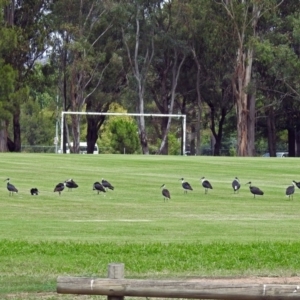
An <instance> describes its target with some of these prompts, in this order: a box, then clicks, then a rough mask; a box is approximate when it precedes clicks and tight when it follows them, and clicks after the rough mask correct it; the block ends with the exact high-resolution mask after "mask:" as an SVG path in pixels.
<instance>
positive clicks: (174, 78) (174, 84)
mask: <svg viewBox="0 0 300 300" xmlns="http://www.w3.org/2000/svg"><path fill="white" fill-rule="evenodd" d="M185 57H186V56H185V54H183V55H182V58H181V61H180V63H179V65H178V50H177V49H175V50H174V63H173V68H172V83H171V102H170V104H169V107H168V114H173V107H174V101H175V96H176V94H175V92H176V88H177V84H178V78H179V74H180V70H181V67H182V65H183V63H184V61H185ZM171 120H172V118H171V117H168V123H167V126H166V128H165V130H164V134H163V138H162V141H161V144H160V147H159V150H158V154H161V153H162V149H163V148H164V147H165V144H166V142H167V137H168V134H169V131H170V127H171Z"/></svg>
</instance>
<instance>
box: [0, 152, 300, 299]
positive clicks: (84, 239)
mask: <svg viewBox="0 0 300 300" xmlns="http://www.w3.org/2000/svg"><path fill="white" fill-rule="evenodd" d="M0 162H1V169H0V179H1V178H2V179H3V180H5V179H6V178H7V177H9V178H10V179H11V183H12V184H14V185H15V186H16V187H17V188H18V190H19V193H18V194H14V195H13V196H9V193H8V191H7V189H6V183H5V182H4V181H3V184H2V188H1V186H0V194H1V197H0V216H1V217H0V225H1V230H0V288H1V289H0V295H1V293H2V295H3V297H4V295H6V294H8V293H19V292H23V291H26V292H40V291H42V292H47V291H53V290H55V281H56V277H57V276H59V275H67V274H69V275H72V276H90V275H92V276H101V277H103V276H104V277H106V270H107V264H108V263H110V262H124V263H125V270H126V277H129V278H130V277H135V278H136V277H139V278H143V277H150V278H162V277H164V278H170V277H179V276H180V277H184V276H247V275H259V276H260V275H265V276H283V275H284V276H296V275H299V272H300V271H299V269H300V258H299V247H300V230H299V228H300V218H299V211H300V190H296V192H295V195H294V199H293V200H289V199H288V198H287V197H286V196H285V189H286V187H287V186H288V185H290V184H291V182H292V180H296V181H300V173H299V167H298V165H299V164H300V159H298V158H283V159H282V158H263V157H258V158H237V157H204V156H203V157H191V156H186V157H181V156H129V155H54V154H53V155H52V154H10V153H7V154H6V153H5V154H1V155H0ZM203 176H205V177H206V178H207V179H208V180H209V181H210V182H211V184H212V185H213V190H209V192H208V194H206V195H205V194H204V189H203V188H202V186H201V183H200V178H201V177H203ZM235 176H237V177H239V179H240V181H241V184H242V187H241V190H240V192H239V193H238V194H234V193H233V190H232V188H231V182H232V180H233V178H234V177H235ZM181 177H184V178H185V179H186V180H187V181H188V182H189V183H190V184H191V185H192V187H193V189H194V190H193V191H192V192H188V193H187V194H184V193H183V190H182V187H181V181H179V178H181ZM68 178H73V179H74V180H75V181H76V182H77V183H78V184H79V188H78V189H75V190H73V191H67V189H65V190H64V191H63V192H62V194H61V195H60V196H59V195H58V194H57V193H54V192H53V189H54V187H55V185H56V184H57V183H58V182H62V181H64V180H66V179H68ZM102 178H105V179H107V180H109V181H110V182H111V183H112V184H113V185H114V186H115V190H114V191H109V192H107V193H106V195H104V194H99V195H98V194H97V193H95V191H93V190H92V185H93V183H94V182H95V181H101V179H102ZM248 181H252V184H253V185H255V186H259V187H260V188H261V189H262V190H263V191H264V193H265V194H264V196H261V197H256V198H255V199H254V198H253V195H252V194H250V192H249V187H248V186H246V185H245V183H247V182H248ZM163 183H165V184H166V187H167V188H168V189H169V190H170V192H171V200H170V201H167V202H164V200H163V197H162V195H161V189H160V186H161V185H162V184H163ZM32 187H37V188H38V189H39V191H40V195H38V196H31V195H30V193H29V190H30V188H32ZM16 299H17V298H16ZM37 299H38V298H37ZM55 299H56V298H55Z"/></svg>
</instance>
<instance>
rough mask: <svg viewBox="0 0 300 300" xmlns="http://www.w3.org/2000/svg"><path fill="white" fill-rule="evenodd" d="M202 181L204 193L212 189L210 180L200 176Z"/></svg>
mask: <svg viewBox="0 0 300 300" xmlns="http://www.w3.org/2000/svg"><path fill="white" fill-rule="evenodd" d="M201 181H202V186H203V187H204V188H205V194H207V191H208V189H211V190H212V189H213V187H212V185H211V184H210V182H209V181H208V180H207V179H205V177H202V178H201Z"/></svg>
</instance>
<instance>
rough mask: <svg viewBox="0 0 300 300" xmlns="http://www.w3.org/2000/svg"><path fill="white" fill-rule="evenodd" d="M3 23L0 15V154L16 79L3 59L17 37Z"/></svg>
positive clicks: (5, 141)
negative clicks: (10, 98)
mask: <svg viewBox="0 0 300 300" xmlns="http://www.w3.org/2000/svg"><path fill="white" fill-rule="evenodd" d="M4 7H5V1H0V10H1V11H3V10H4ZM5 23H6V20H5V21H4V16H3V15H2V14H0V24H1V26H0V78H1V80H0V152H6V151H7V150H8V133H7V127H8V122H9V120H10V119H11V116H12V114H11V111H12V110H13V107H12V105H11V102H9V97H10V95H11V94H12V93H13V91H14V85H15V77H16V72H15V71H14V70H13V68H12V66H11V65H9V64H7V63H5V60H4V57H5V56H6V54H7V53H8V52H9V51H10V50H11V49H12V48H14V47H15V45H16V38H17V35H16V34H15V31H14V30H13V29H12V28H10V27H8V26H6V25H5Z"/></svg>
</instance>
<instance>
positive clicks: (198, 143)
mask: <svg viewBox="0 0 300 300" xmlns="http://www.w3.org/2000/svg"><path fill="white" fill-rule="evenodd" d="M192 53H193V57H194V60H195V63H196V66H197V80H196V92H197V108H198V109H197V123H196V143H195V147H196V155H200V154H201V153H200V151H201V150H200V149H201V135H200V126H201V107H202V97H201V92H200V75H201V66H200V63H199V60H198V58H197V55H196V51H195V49H192Z"/></svg>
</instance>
